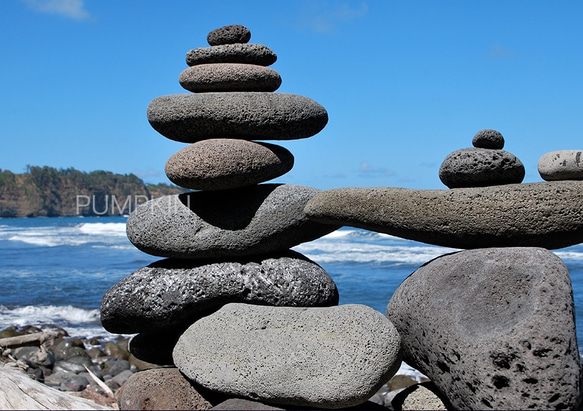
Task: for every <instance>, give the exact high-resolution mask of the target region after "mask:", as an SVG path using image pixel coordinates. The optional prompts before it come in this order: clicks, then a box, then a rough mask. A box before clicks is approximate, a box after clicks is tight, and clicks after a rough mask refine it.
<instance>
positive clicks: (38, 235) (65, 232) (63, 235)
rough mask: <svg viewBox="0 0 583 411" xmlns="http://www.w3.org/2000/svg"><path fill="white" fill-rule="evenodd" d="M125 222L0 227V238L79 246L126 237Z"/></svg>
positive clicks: (50, 245)
mask: <svg viewBox="0 0 583 411" xmlns="http://www.w3.org/2000/svg"><path fill="white" fill-rule="evenodd" d="M125 226H126V225H125V223H81V224H77V225H69V226H48V227H9V226H2V227H0V239H2V240H9V241H18V242H22V243H26V244H31V245H36V246H41V247H57V246H63V245H69V246H80V245H85V244H88V243H97V242H107V243H111V242H112V241H113V242H116V241H119V240H120V239H124V240H125V239H126V232H125Z"/></svg>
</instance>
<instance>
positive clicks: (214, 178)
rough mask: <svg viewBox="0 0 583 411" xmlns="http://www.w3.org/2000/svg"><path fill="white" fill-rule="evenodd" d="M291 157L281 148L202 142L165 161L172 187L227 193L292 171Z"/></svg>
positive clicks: (223, 140)
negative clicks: (223, 191)
mask: <svg viewBox="0 0 583 411" xmlns="http://www.w3.org/2000/svg"><path fill="white" fill-rule="evenodd" d="M293 165H294V156H293V154H292V153H290V152H289V151H288V150H287V149H285V148H284V147H281V146H278V145H274V144H269V143H255V142H252V141H247V140H239V139H226V138H221V139H214V138H213V139H209V140H202V141H198V142H196V143H193V144H191V145H189V146H186V147H184V148H183V149H182V150H180V151H178V152H176V153H175V154H173V155H172V157H170V158H169V159H168V161H167V162H166V167H165V171H166V175H167V176H168V178H169V179H170V181H172V182H173V183H174V184H176V185H178V186H180V187H185V188H191V189H194V190H229V189H232V188H240V187H246V186H250V185H255V184H258V183H263V182H265V181H269V180H271V179H273V178H276V177H279V176H281V175H283V174H285V173H287V172H288V171H290V170H291V169H292V167H293Z"/></svg>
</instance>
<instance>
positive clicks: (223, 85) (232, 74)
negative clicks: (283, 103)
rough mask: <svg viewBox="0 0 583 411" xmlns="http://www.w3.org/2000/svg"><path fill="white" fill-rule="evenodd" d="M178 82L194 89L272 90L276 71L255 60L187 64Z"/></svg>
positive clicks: (276, 80) (275, 85)
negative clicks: (189, 65)
mask: <svg viewBox="0 0 583 411" xmlns="http://www.w3.org/2000/svg"><path fill="white" fill-rule="evenodd" d="M178 81H179V83H180V85H181V86H182V87H183V88H184V89H186V90H188V91H192V92H194V93H204V92H211V91H275V90H277V89H278V88H279V86H280V85H281V77H280V76H279V73H278V72H277V71H275V70H273V69H271V68H269V67H264V66H258V65H256V64H235V63H216V64H200V65H198V66H193V67H189V68H187V69H186V70H184V71H183V72H182V73H180V76H179V77H178Z"/></svg>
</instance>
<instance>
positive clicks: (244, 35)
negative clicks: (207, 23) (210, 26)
mask: <svg viewBox="0 0 583 411" xmlns="http://www.w3.org/2000/svg"><path fill="white" fill-rule="evenodd" d="M250 39H251V31H249V29H248V28H247V27H245V26H242V25H240V24H231V25H228V26H223V27H219V28H218V29H214V30H213V31H211V32H210V33H209V34H208V35H207V36H206V41H208V43H209V44H210V45H211V46H220V45H221V44H234V43H247V42H249V40H250Z"/></svg>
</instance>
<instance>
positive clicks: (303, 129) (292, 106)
mask: <svg viewBox="0 0 583 411" xmlns="http://www.w3.org/2000/svg"><path fill="white" fill-rule="evenodd" d="M148 121H149V122H150V124H151V125H152V127H153V128H154V129H155V130H156V131H158V132H159V133H160V134H162V135H163V136H165V137H167V138H169V139H171V140H176V141H181V142H184V143H194V142H196V141H199V140H203V139H207V138H241V139H244V140H293V139H300V138H306V137H311V136H313V135H314V134H316V133H318V132H319V131H321V130H322V129H323V128H324V126H325V125H326V123H327V122H328V113H327V112H326V109H324V107H322V106H321V105H320V104H318V103H316V102H315V101H314V100H311V99H309V98H307V97H304V96H299V95H296V94H287V93H268V92H220V93H219V92H217V93H195V94H193V93H188V94H173V95H168V96H161V97H157V98H155V99H154V100H152V102H151V103H150V105H149V106H148Z"/></svg>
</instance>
